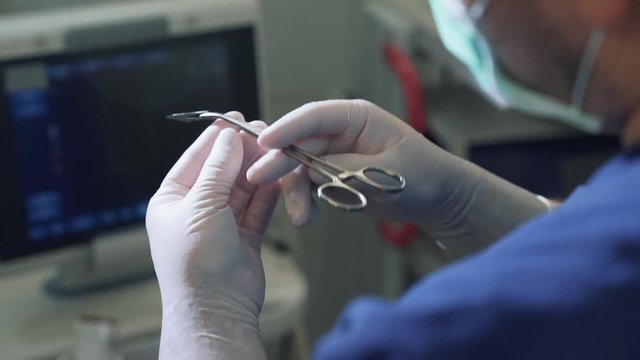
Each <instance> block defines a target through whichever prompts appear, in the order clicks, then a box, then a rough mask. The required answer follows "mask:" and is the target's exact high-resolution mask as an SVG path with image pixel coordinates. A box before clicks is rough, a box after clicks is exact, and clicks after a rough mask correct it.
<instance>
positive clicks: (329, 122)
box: [247, 100, 462, 225]
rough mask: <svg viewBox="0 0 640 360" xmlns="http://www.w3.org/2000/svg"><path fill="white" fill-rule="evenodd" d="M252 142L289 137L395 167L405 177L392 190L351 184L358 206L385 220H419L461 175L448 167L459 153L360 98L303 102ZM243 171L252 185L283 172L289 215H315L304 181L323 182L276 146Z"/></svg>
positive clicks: (353, 161) (302, 220) (302, 219)
mask: <svg viewBox="0 0 640 360" xmlns="http://www.w3.org/2000/svg"><path fill="white" fill-rule="evenodd" d="M258 142H259V144H260V145H261V146H263V147H266V148H270V149H280V148H283V147H285V146H287V145H289V144H297V145H299V146H301V147H303V148H305V149H307V150H310V151H311V152H313V153H315V154H321V155H325V156H324V158H325V159H327V160H329V161H332V162H335V163H337V164H339V165H341V166H343V167H345V168H346V169H350V170H357V169H360V168H362V167H364V166H368V165H370V166H379V167H384V168H387V169H390V170H394V171H397V172H398V173H400V174H402V175H403V176H404V177H405V178H406V180H407V187H406V189H405V190H404V191H403V192H402V193H399V194H392V195H390V194H379V193H377V192H376V191H370V189H369V188H367V187H366V185H361V184H359V183H358V182H355V181H354V182H353V183H352V185H355V186H356V187H357V188H358V189H359V190H361V191H363V192H364V193H365V195H366V196H367V197H368V198H369V200H370V201H369V205H368V206H367V208H366V210H367V211H368V212H370V213H372V214H374V215H375V216H377V217H381V218H385V219H389V220H397V221H405V222H421V221H422V220H424V218H426V217H428V216H429V214H434V213H436V212H437V211H438V209H440V208H441V207H442V205H443V204H445V203H446V201H447V199H448V197H450V196H452V194H456V192H457V191H458V190H459V189H458V188H459V186H460V180H461V179H460V177H459V176H456V175H455V173H456V171H458V168H459V167H460V164H461V163H462V160H460V159H458V158H457V157H454V156H452V155H450V154H448V153H447V152H445V151H443V150H441V149H440V148H438V147H437V146H435V145H434V144H432V143H431V142H429V141H428V140H426V139H425V138H424V136H423V135H422V134H420V133H418V132H416V131H415V130H413V129H412V128H411V127H410V126H408V125H407V124H406V123H404V122H403V121H402V120H400V119H398V118H396V117H395V116H393V115H391V114H389V113H388V112H386V111H384V110H382V109H381V108H379V107H377V106H375V105H373V104H371V103H369V102H367V101H363V100H331V101H322V102H315V103H310V104H307V105H305V106H303V107H301V108H299V109H297V110H295V111H293V112H291V113H289V114H287V115H286V116H284V117H283V118H282V119H280V120H279V121H277V122H275V123H274V124H273V125H272V126H270V127H269V128H268V129H267V130H265V131H263V132H262V134H261V135H260V138H259V140H258ZM294 169H295V170H294ZM292 170H293V172H291V173H290V174H288V175H286V176H285V174H287V173H289V172H290V171H292ZM247 176H248V178H249V181H251V182H252V183H256V184H260V183H269V182H272V181H274V180H275V179H278V178H280V177H282V176H284V177H283V178H282V180H281V184H282V189H283V193H284V196H285V204H286V207H287V211H288V213H289V216H290V218H291V220H292V221H293V223H294V224H298V225H302V224H306V223H308V222H310V221H311V220H312V219H313V218H314V216H315V214H316V207H315V204H314V202H313V200H312V198H311V188H310V182H315V183H320V184H321V183H324V182H326V181H327V180H326V179H325V178H323V177H321V176H320V175H318V174H315V173H313V172H311V173H309V172H308V171H307V169H306V167H303V166H298V163H297V162H296V161H295V160H292V159H290V158H288V157H287V156H286V155H284V154H283V153H282V152H281V151H279V150H272V151H270V152H268V153H267V154H266V155H265V156H264V157H262V158H261V159H260V160H258V161H257V162H256V163H255V164H254V165H253V166H252V167H251V168H250V169H249V171H248V173H247Z"/></svg>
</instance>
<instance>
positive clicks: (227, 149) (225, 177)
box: [188, 128, 243, 211]
mask: <svg viewBox="0 0 640 360" xmlns="http://www.w3.org/2000/svg"><path fill="white" fill-rule="evenodd" d="M242 159H243V147H242V139H241V138H240V134H238V133H237V132H236V131H235V130H233V129H230V128H227V129H223V130H222V131H221V132H220V135H219V136H218V138H217V139H216V142H215V144H214V145H213V148H212V149H211V152H210V153H209V156H208V157H207V160H206V161H205V163H204V165H203V167H202V170H201V171H200V175H199V176H198V179H197V180H196V182H195V184H194V186H193V188H192V189H191V191H190V192H189V195H188V197H190V198H191V199H192V200H194V201H195V203H196V206H197V207H198V209H203V210H204V209H206V210H211V211H217V210H220V209H223V208H224V207H225V206H227V204H228V203H229V195H230V194H231V189H232V188H233V185H234V184H235V182H236V178H237V177H238V173H239V172H240V167H241V166H242Z"/></svg>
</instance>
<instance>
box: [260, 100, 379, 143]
mask: <svg viewBox="0 0 640 360" xmlns="http://www.w3.org/2000/svg"><path fill="white" fill-rule="evenodd" d="M368 106H369V103H368V102H366V101H363V100H327V101H319V102H314V103H309V104H306V105H304V106H302V107H299V108H298V109H296V110H294V111H292V112H290V113H288V114H287V115H285V116H284V117H282V118H281V119H280V120H278V121H276V122H275V123H274V124H273V125H271V126H269V127H268V128H267V129H266V130H264V131H263V132H262V133H261V134H260V137H258V144H260V146H263V147H266V148H270V149H281V148H284V147H286V146H288V145H291V144H293V143H295V142H298V141H300V140H303V139H306V138H310V137H319V136H331V135H341V134H346V133H349V132H353V133H354V134H353V135H354V138H355V137H357V135H358V133H359V132H361V129H362V128H363V127H364V125H365V124H366V121H367V118H368V116H369V114H368Z"/></svg>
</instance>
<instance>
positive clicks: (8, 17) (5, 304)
mask: <svg viewBox="0 0 640 360" xmlns="http://www.w3.org/2000/svg"><path fill="white" fill-rule="evenodd" d="M26 2H27V1H24V2H21V3H20V4H24V5H25V6H24V7H25V8H28V6H27V4H26ZM101 2H104V4H98V5H95V4H91V5H87V4H86V3H85V4H83V6H81V7H64V6H61V7H60V8H57V9H43V8H42V7H40V8H39V11H38V12H28V11H24V9H22V8H21V9H20V11H17V12H15V13H13V14H5V15H2V16H1V17H0V24H2V25H1V26H0V153H1V154H2V156H1V157H0V166H1V167H2V169H3V171H2V174H3V176H2V177H1V178H0V196H2V199H3V206H2V207H0V275H2V276H1V277H0V289H1V290H0V292H2V296H0V349H1V350H0V357H1V358H2V359H11V360H13V359H20V360H22V359H25V360H26V359H52V358H54V357H55V356H57V355H58V354H61V353H62V352H64V351H65V349H70V350H69V352H68V353H74V352H75V353H76V354H78V353H82V354H87V353H90V352H91V351H94V350H95V351H106V350H105V346H106V345H105V344H102V343H99V342H97V340H99V339H96V338H86V337H83V338H77V337H76V330H75V329H74V319H80V318H83V317H84V316H90V317H92V318H100V319H113V320H114V323H113V324H111V325H110V326H112V328H111V330H110V331H112V332H111V338H112V341H110V342H109V346H113V349H112V350H113V351H114V353H115V354H119V355H121V356H122V357H123V358H124V359H147V358H156V359H157V345H158V335H159V331H160V324H161V308H160V296H159V292H158V287H157V282H156V281H155V279H150V278H149V277H150V276H151V275H152V274H153V267H152V264H151V259H150V254H149V248H148V240H147V237H146V232H145V230H144V227H143V221H144V217H145V212H146V206H147V201H148V199H149V198H150V197H151V195H153V193H154V192H155V190H156V189H157V187H158V186H159V184H160V182H161V181H162V179H163V178H164V176H165V175H166V172H167V170H168V169H169V168H170V167H171V165H173V163H174V162H175V161H176V159H178V158H179V156H180V154H181V153H182V152H183V151H184V150H185V149H186V148H187V147H188V145H190V144H191V143H192V142H193V140H194V139H195V138H197V136H198V135H199V133H200V131H201V130H202V128H203V127H204V124H203V125H202V126H195V127H184V126H181V125H180V124H174V123H171V122H167V121H164V120H163V119H164V116H165V114H167V113H169V112H171V109H174V108H191V107H193V108H207V107H222V108H230V109H239V110H242V111H243V112H244V113H245V114H246V115H247V116H250V117H254V118H257V117H260V116H261V115H264V114H265V113H266V112H265V106H264V105H263V101H262V88H263V85H264V81H263V80H262V75H263V71H262V64H263V63H262V58H263V57H262V56H261V51H262V49H261V48H262V46H261V41H260V39H261V34H260V32H261V31H260V29H261V26H260V21H259V11H258V4H257V1H255V0H232V1H231V0H183V1H177V0H174V1H168V0H163V1H126V2H113V1H111V2H107V1H101ZM61 3H62V1H54V2H51V5H52V6H53V5H54V4H55V5H62V4H61ZM69 3H74V1H69ZM47 4H49V3H48V2H47ZM41 5H42V3H41ZM277 230H278V231H280V233H282V229H277ZM278 231H275V232H272V233H278ZM280 235H281V234H277V236H269V235H268V236H267V238H266V241H265V243H266V244H267V245H265V247H264V249H263V262H264V265H265V273H266V281H267V284H268V285H267V293H266V299H265V304H264V308H263V312H262V318H261V328H262V333H263V335H264V337H265V341H266V342H267V346H268V348H274V349H272V350H270V351H271V352H272V353H280V354H282V353H285V354H287V353H289V352H294V353H295V352H296V351H297V352H305V353H306V351H307V350H306V348H307V347H308V346H307V345H306V342H307V341H306V340H305V336H306V335H305V331H304V330H303V328H302V327H300V326H299V324H300V323H301V321H302V318H303V313H304V308H305V305H306V301H307V285H306V279H305V278H304V276H303V274H302V273H301V271H300V270H299V268H298V267H297V266H296V264H295V262H294V261H293V260H292V257H291V255H290V254H289V253H288V252H283V251H276V250H274V249H273V248H274V246H273V245H270V244H272V243H274V242H276V241H283V240H282V239H280V238H279V236H280ZM139 279H142V280H141V281H139V282H135V283H134V282H131V283H127V282H128V281H133V280H139ZM43 283H47V284H48V285H47V287H46V289H47V291H46V292H43V291H42V284H43ZM110 285H118V286H113V287H111V286H110ZM92 290H100V291H99V292H96V291H92ZM52 295H55V296H52ZM75 295H82V296H75ZM84 319H86V317H84ZM85 325H86V324H85ZM103 325H104V324H103ZM103 325H96V326H97V327H98V328H97V329H94V330H95V331H97V332H98V335H100V334H103V330H104V326H103ZM87 331H89V332H91V331H93V330H87ZM85 335H86V334H85ZM288 344H289V345H290V346H288ZM96 349H97V350H96ZM97 356H98V355H96V357H94V358H97ZM299 357H302V356H299ZM274 358H278V357H276V356H274Z"/></svg>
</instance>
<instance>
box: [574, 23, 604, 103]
mask: <svg viewBox="0 0 640 360" xmlns="http://www.w3.org/2000/svg"><path fill="white" fill-rule="evenodd" d="M606 36H607V32H606V31H605V30H604V29H602V28H597V29H595V30H594V31H593V32H592V33H591V36H590V37H589V41H588V43H587V46H586V48H585V50H584V54H583V55H582V61H580V66H579V67H578V73H577V75H576V83H575V85H574V87H573V95H572V97H571V102H572V104H573V106H574V107H575V108H577V109H580V110H581V111H583V110H584V103H585V101H586V97H587V90H588V89H589V83H590V82H591V77H592V76H593V69H594V67H595V66H596V62H597V60H598V55H600V51H601V50H602V45H603V44H604V39H605V38H606Z"/></svg>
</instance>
